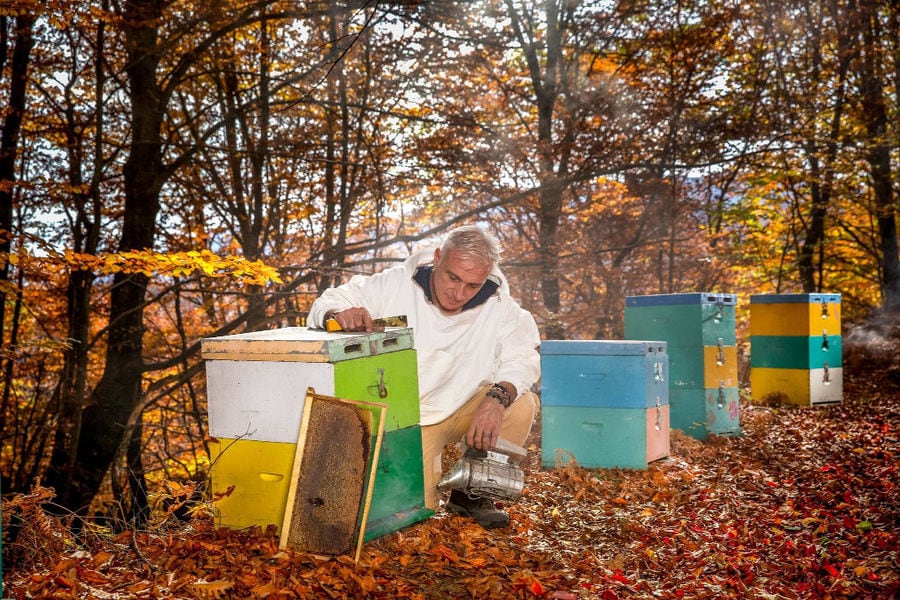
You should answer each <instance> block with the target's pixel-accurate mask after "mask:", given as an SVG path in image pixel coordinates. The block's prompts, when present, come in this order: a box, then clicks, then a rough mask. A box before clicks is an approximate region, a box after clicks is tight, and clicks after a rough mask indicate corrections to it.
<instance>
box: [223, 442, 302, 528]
mask: <svg viewBox="0 0 900 600" xmlns="http://www.w3.org/2000/svg"><path fill="white" fill-rule="evenodd" d="M296 450H297V444H287V443H283V442H261V441H257V440H247V439H228V438H219V439H217V440H216V441H215V442H212V443H210V445H209V453H210V459H211V461H212V465H213V466H212V469H211V471H210V473H211V475H210V477H211V480H212V498H213V501H214V502H213V506H214V507H215V510H216V525H217V526H219V527H229V528H232V529H243V528H245V527H252V526H254V525H258V526H260V527H261V528H262V529H263V530H265V528H266V527H267V526H268V525H275V526H277V527H278V528H280V527H281V524H282V522H283V521H284V508H285V504H286V502H287V495H288V490H289V488H290V485H291V471H292V468H293V465H294V454H295V453H296Z"/></svg>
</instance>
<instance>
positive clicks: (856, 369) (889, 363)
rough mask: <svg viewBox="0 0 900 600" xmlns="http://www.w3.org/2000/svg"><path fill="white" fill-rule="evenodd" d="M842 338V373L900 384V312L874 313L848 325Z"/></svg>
mask: <svg viewBox="0 0 900 600" xmlns="http://www.w3.org/2000/svg"><path fill="white" fill-rule="evenodd" d="M842 341H843V366H844V371H845V373H846V372H847V371H851V372H853V373H857V374H860V375H864V376H865V377H867V378H869V379H873V380H882V381H884V382H885V383H892V384H895V385H898V386H900V315H889V314H884V313H879V314H874V315H873V316H871V317H870V318H868V319H867V320H865V321H863V322H861V323H857V324H853V325H851V326H850V327H849V328H848V329H847V330H846V332H845V334H844V336H843V340H842Z"/></svg>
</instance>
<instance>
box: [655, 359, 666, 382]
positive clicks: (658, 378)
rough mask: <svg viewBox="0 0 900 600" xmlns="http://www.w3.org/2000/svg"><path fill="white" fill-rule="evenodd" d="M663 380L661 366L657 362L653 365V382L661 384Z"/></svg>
mask: <svg viewBox="0 0 900 600" xmlns="http://www.w3.org/2000/svg"><path fill="white" fill-rule="evenodd" d="M664 380H665V377H663V366H662V363H661V362H657V363H654V364H653V381H655V382H656V383H661V382H662V381H664Z"/></svg>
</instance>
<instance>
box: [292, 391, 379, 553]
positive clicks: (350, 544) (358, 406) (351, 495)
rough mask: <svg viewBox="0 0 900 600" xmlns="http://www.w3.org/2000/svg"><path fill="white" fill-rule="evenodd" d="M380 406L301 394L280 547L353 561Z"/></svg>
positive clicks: (370, 482) (375, 453) (374, 460)
mask: <svg viewBox="0 0 900 600" xmlns="http://www.w3.org/2000/svg"><path fill="white" fill-rule="evenodd" d="M386 408H387V407H386V406H385V405H383V404H377V403H369V402H357V401H352V400H345V399H342V398H335V397H331V396H322V395H319V394H316V393H315V391H314V390H312V389H309V390H308V391H307V396H306V402H305V404H304V409H303V419H302V422H301V426H300V433H299V436H298V440H297V450H296V456H295V458H294V466H293V472H292V476H291V484H290V488H289V492H288V497H287V502H286V507H285V517H284V524H283V526H282V528H281V539H280V545H281V547H286V546H291V547H292V548H295V549H297V550H301V551H305V552H312V553H315V554H324V555H331V556H334V555H337V554H346V553H349V552H351V551H354V552H355V558H356V560H358V559H359V553H360V551H361V548H362V544H361V540H362V532H363V531H364V529H365V519H366V518H367V516H368V502H370V501H371V492H372V487H373V485H374V478H375V467H376V465H377V461H378V451H379V449H380V445H381V432H383V430H384V413H385V411H386ZM376 419H377V423H376ZM373 438H374V439H375V443H374V444H373Z"/></svg>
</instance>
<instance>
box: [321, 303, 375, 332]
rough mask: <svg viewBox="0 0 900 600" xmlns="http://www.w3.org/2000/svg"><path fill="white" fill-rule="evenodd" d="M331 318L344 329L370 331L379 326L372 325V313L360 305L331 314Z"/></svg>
mask: <svg viewBox="0 0 900 600" xmlns="http://www.w3.org/2000/svg"><path fill="white" fill-rule="evenodd" d="M331 318H332V319H334V320H335V321H337V322H338V324H339V325H340V326H341V329H343V330H344V331H365V332H366V333H371V332H373V331H377V330H379V329H384V328H383V327H381V328H376V327H373V326H372V315H370V314H369V311H368V310H366V309H365V308H363V307H361V306H353V307H351V308H345V309H344V310H341V311H338V312H335V313H332V314H331Z"/></svg>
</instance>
